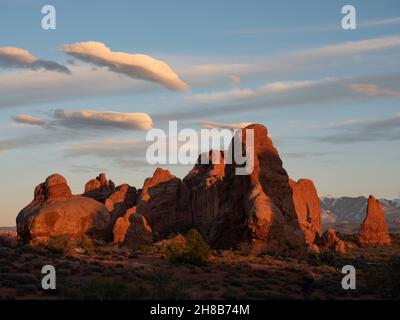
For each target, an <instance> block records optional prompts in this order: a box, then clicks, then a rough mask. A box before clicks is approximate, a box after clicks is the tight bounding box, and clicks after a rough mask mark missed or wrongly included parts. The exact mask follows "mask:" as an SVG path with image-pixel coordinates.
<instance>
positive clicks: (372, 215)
mask: <svg viewBox="0 0 400 320" xmlns="http://www.w3.org/2000/svg"><path fill="white" fill-rule="evenodd" d="M358 240H359V242H360V243H361V244H374V245H381V244H390V243H391V239H390V236H389V233H388V228H387V225H386V221H385V213H384V211H383V209H382V205H381V203H380V202H379V200H377V199H375V198H374V196H372V195H371V196H369V198H368V206H367V214H366V216H365V219H364V221H363V223H362V225H361V228H360V232H359V234H358Z"/></svg>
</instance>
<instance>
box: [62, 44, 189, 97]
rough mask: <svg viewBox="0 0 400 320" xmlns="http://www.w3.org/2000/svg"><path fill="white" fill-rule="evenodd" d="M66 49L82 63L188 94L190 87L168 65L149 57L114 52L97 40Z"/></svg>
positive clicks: (71, 45)
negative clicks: (105, 68)
mask: <svg viewBox="0 0 400 320" xmlns="http://www.w3.org/2000/svg"><path fill="white" fill-rule="evenodd" d="M63 50H64V52H65V53H66V54H69V55H71V56H73V57H75V58H77V59H79V60H82V61H85V62H89V63H92V64H94V65H97V66H100V67H107V68H109V69H110V70H111V71H113V72H116V73H120V74H124V75H126V76H128V77H131V78H134V79H142V80H148V81H152V82H156V83H158V84H160V85H162V86H164V87H166V88H168V89H170V90H179V91H184V90H187V89H188V88H189V86H188V85H187V84H186V83H185V82H183V81H182V80H181V79H180V78H179V76H178V75H177V74H176V73H175V71H174V70H172V68H171V67H170V66H169V65H168V64H166V63H165V62H163V61H161V60H156V59H154V58H152V57H150V56H148V55H144V54H131V53H125V52H113V51H111V50H110V48H108V47H107V46H106V45H105V44H104V43H101V42H95V41H88V42H79V43H75V44H69V45H64V47H63Z"/></svg>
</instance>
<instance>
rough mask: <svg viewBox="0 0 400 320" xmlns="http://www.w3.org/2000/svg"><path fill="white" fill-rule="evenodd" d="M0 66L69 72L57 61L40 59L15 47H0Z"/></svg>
mask: <svg viewBox="0 0 400 320" xmlns="http://www.w3.org/2000/svg"><path fill="white" fill-rule="evenodd" d="M0 67H3V68H24V69H31V70H38V69H45V70H47V71H58V72H62V73H67V74H70V73H71V72H70V70H69V69H68V68H67V67H65V66H63V65H61V64H59V63H57V62H53V61H46V60H41V59H39V58H37V57H35V56H34V55H32V54H31V53H30V52H29V51H27V50H25V49H21V48H15V47H2V48H0Z"/></svg>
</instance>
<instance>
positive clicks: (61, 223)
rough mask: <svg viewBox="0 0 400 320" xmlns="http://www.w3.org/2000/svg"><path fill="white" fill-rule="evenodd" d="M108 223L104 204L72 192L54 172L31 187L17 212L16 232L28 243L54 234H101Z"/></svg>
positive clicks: (104, 231)
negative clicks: (28, 197)
mask: <svg viewBox="0 0 400 320" xmlns="http://www.w3.org/2000/svg"><path fill="white" fill-rule="evenodd" d="M109 225H110V215H109V213H108V211H107V209H106V208H105V207H104V205H102V204H101V203H99V202H97V201H95V200H93V199H89V198H86V197H81V196H73V195H72V194H71V190H70V188H69V187H68V184H67V182H66V180H65V178H64V177H62V176H61V175H58V174H55V175H52V176H50V177H48V178H47V179H46V181H45V182H43V183H41V184H40V185H38V186H37V187H36V188H35V193H34V199H33V200H32V202H31V203H30V204H29V205H27V206H26V207H25V208H24V209H23V210H22V211H21V212H20V213H19V214H18V216H17V232H18V236H19V237H20V239H21V240H22V241H23V242H26V243H28V242H29V243H32V244H37V243H42V242H46V241H47V240H48V239H49V238H51V237H53V236H57V235H68V236H70V238H72V239H78V238H80V237H82V236H83V235H90V236H92V237H95V238H104V237H105V236H106V230H107V228H108V227H109Z"/></svg>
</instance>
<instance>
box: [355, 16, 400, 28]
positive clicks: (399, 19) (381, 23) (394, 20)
mask: <svg viewBox="0 0 400 320" xmlns="http://www.w3.org/2000/svg"><path fill="white" fill-rule="evenodd" d="M399 23H400V17H394V18H387V19H380V20H369V21H365V22H361V23H357V25H358V26H359V27H375V26H386V25H392V24H399Z"/></svg>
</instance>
